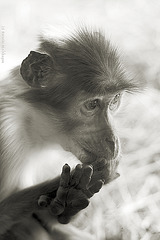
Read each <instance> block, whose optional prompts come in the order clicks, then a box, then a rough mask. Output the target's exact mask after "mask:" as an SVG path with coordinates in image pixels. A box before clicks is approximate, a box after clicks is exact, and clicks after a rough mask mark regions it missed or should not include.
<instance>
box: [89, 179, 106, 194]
mask: <svg viewBox="0 0 160 240" xmlns="http://www.w3.org/2000/svg"><path fill="white" fill-rule="evenodd" d="M103 184H104V182H103V181H102V180H98V181H97V182H96V183H95V184H93V185H92V186H91V187H90V188H89V189H88V190H89V191H90V192H91V193H92V194H95V193H97V192H99V190H100V189H101V188H102V186H103Z"/></svg>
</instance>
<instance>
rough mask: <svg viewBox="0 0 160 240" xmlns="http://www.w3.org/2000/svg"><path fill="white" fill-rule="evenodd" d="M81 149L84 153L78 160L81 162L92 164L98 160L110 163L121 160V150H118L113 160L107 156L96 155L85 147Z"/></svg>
mask: <svg viewBox="0 0 160 240" xmlns="http://www.w3.org/2000/svg"><path fill="white" fill-rule="evenodd" d="M81 149H82V151H83V153H82V154H80V156H79V157H78V158H79V160H80V161H82V162H85V163H86V162H87V163H92V162H94V161H96V160H97V159H105V161H106V162H108V163H109V162H114V161H117V159H119V158H120V150H119V149H118V148H117V150H116V151H115V153H114V155H113V156H112V157H111V158H109V157H108V156H105V155H100V154H96V153H94V152H92V151H90V150H89V149H87V148H85V147H83V148H82V147H81ZM108 155H109V154H108Z"/></svg>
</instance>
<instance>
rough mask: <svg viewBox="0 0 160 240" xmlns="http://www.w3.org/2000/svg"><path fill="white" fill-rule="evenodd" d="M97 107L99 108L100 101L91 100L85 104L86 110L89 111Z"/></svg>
mask: <svg viewBox="0 0 160 240" xmlns="http://www.w3.org/2000/svg"><path fill="white" fill-rule="evenodd" d="M97 107H99V100H98V99H94V100H89V101H87V102H86V103H85V108H86V110H87V111H93V110H95V109H96V108H97Z"/></svg>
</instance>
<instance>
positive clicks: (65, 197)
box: [39, 164, 103, 224]
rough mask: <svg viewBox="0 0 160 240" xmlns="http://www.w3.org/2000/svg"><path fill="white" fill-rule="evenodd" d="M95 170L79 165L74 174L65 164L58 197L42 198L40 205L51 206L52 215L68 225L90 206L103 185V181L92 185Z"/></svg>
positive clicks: (97, 181) (88, 166)
mask: <svg viewBox="0 0 160 240" xmlns="http://www.w3.org/2000/svg"><path fill="white" fill-rule="evenodd" d="M92 174H93V168H92V166H90V165H85V166H84V165H80V164H78V165H77V166H76V168H75V170H74V171H73V172H70V167H69V166H68V165H67V164H65V165H64V166H63V169H62V174H61V178H60V184H59V188H58V190H57V194H56V197H55V198H54V199H53V200H51V201H49V199H48V198H46V196H44V195H43V196H41V197H40V199H39V205H41V206H43V205H46V201H47V205H48V206H49V208H50V210H51V212H52V214H54V215H56V216H57V219H58V221H59V222H60V223H63V224H66V223H68V222H69V221H70V219H71V217H72V216H74V215H75V214H76V213H78V212H79V211H80V210H82V209H84V208H86V207H87V206H88V204H89V198H91V197H92V196H93V195H94V194H95V193H97V192H99V190H100V189H101V187H102V185H103V181H102V180H96V181H94V183H92V184H90V182H91V178H92Z"/></svg>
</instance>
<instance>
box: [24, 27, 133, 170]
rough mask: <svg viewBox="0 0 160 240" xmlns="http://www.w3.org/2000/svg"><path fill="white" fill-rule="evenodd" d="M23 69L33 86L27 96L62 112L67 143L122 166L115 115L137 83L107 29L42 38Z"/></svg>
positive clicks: (89, 158) (85, 157)
mask: <svg viewBox="0 0 160 240" xmlns="http://www.w3.org/2000/svg"><path fill="white" fill-rule="evenodd" d="M20 72H21V75H22V77H23V79H24V80H25V81H26V82H27V84H28V85H29V86H30V89H29V90H28V93H27V94H28V95H27V97H28V98H29V99H31V98H32V101H35V102H38V103H39V104H43V105H44V106H46V108H50V109H51V111H52V113H53V114H51V115H50V117H51V118H52V117H53V116H54V117H55V115H56V119H57V121H58V124H57V128H59V133H60V134H62V133H63V139H65V140H64V141H62V142H63V143H62V145H63V147H64V148H65V149H67V150H69V151H71V152H72V153H73V154H75V155H76V156H77V157H78V158H79V159H80V160H81V161H82V162H83V163H92V162H94V161H96V160H97V159H102V158H103V159H106V161H107V163H108V162H111V163H112V162H114V163H115V162H116V164H115V166H117V159H118V155H119V151H120V144H119V140H118V137H117V135H116V132H115V129H114V126H113V120H112V116H113V113H115V112H116V110H117V109H118V107H119V105H120V101H121V97H122V94H123V92H124V91H132V90H135V89H136V88H137V85H136V84H135V83H134V82H132V81H131V80H129V79H128V77H127V75H126V73H125V71H124V68H123V67H122V65H121V62H120V59H119V56H118V54H117V51H116V49H115V48H113V47H112V46H111V44H110V42H109V41H107V40H106V39H105V37H104V35H103V34H102V33H100V32H97V31H96V32H94V31H88V30H86V29H80V30H79V31H77V33H76V34H74V35H73V36H72V37H70V38H68V39H64V40H61V41H59V42H55V41H50V40H49V41H48V40H44V39H41V45H40V49H39V52H33V51H32V52H30V54H29V56H28V57H27V58H26V59H25V60H24V61H23V62H22V65H21V69H20ZM53 127H55V126H53Z"/></svg>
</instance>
